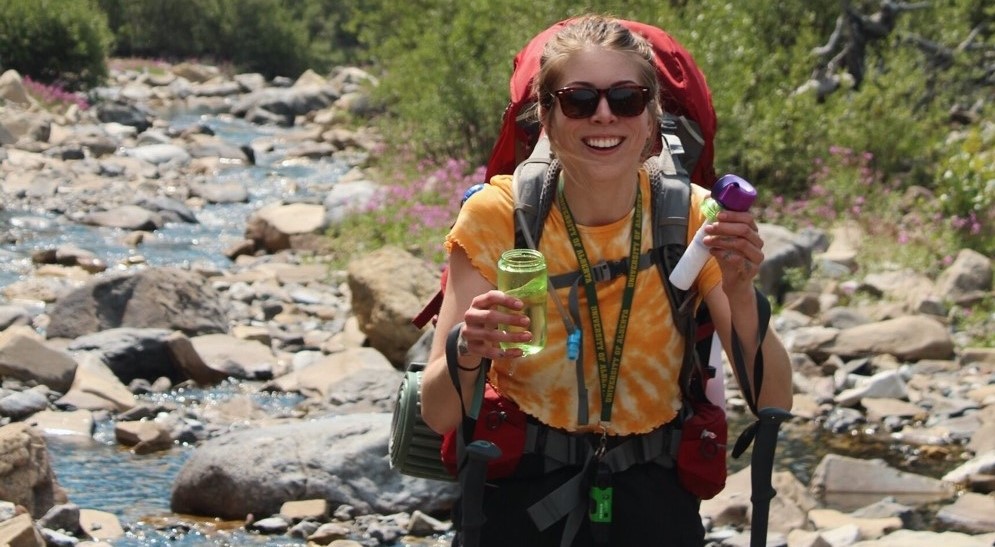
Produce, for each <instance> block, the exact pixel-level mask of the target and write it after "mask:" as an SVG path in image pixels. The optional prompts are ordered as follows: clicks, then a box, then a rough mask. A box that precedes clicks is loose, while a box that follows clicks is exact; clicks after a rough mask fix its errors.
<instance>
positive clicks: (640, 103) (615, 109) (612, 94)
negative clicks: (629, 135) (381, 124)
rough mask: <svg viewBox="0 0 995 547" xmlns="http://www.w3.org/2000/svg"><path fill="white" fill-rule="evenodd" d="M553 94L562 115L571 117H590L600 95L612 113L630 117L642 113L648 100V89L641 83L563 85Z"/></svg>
mask: <svg viewBox="0 0 995 547" xmlns="http://www.w3.org/2000/svg"><path fill="white" fill-rule="evenodd" d="M553 95H555V96H556V98H557V99H559V100H560V110H561V111H562V112H563V115H564V116H566V117H568V118H573V119H575V120H576V119H583V118H590V117H591V116H593V115H594V113H595V112H596V111H597V110H598V103H600V102H601V97H604V98H605V99H607V100H608V108H609V109H611V111H612V114H615V115H616V116H620V117H622V118H632V117H635V116H638V115H640V114H642V113H643V110H646V105H647V104H649V102H650V99H651V97H650V89H649V88H648V87H644V86H641V85H634V84H630V85H617V86H612V87H609V88H608V89H596V88H593V87H564V88H563V89H557V90H556V91H554V92H553Z"/></svg>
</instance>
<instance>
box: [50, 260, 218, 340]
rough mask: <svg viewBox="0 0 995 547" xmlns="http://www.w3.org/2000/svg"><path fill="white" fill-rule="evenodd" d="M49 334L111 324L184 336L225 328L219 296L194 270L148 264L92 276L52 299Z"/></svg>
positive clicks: (63, 335)
mask: <svg viewBox="0 0 995 547" xmlns="http://www.w3.org/2000/svg"><path fill="white" fill-rule="evenodd" d="M51 317H52V322H51V323H50V324H49V326H48V336H49V337H50V338H77V337H79V336H82V335H84V334H89V333H93V332H98V331H102V330H106V329H112V328H117V327H134V328H165V329H175V330H179V331H181V332H183V333H185V334H187V335H189V336H195V335H199V334H206V333H217V332H226V331H227V330H228V319H227V313H226V311H225V309H224V307H223V305H222V301H221V295H220V294H218V293H217V292H216V291H215V290H214V289H213V288H212V287H211V285H210V284H208V283H206V282H205V281H204V279H203V278H202V277H201V276H200V275H198V274H195V273H192V272H188V271H185V270H180V269H177V268H152V269H147V270H141V271H138V272H135V273H130V274H123V275H116V276H109V277H105V278H100V279H95V280H93V281H91V282H89V283H87V284H86V285H84V286H83V287H81V288H79V289H77V290H75V291H73V292H71V293H69V294H67V295H65V296H64V297H62V298H60V299H59V300H58V301H56V303H55V306H54V307H53V308H52V312H51Z"/></svg>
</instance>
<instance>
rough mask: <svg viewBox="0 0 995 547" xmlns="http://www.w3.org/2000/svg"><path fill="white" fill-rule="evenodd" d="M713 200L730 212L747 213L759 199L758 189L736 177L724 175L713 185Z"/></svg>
mask: <svg viewBox="0 0 995 547" xmlns="http://www.w3.org/2000/svg"><path fill="white" fill-rule="evenodd" d="M712 199H714V200H715V201H717V202H719V203H720V204H721V205H722V207H724V208H726V209H729V210H730V211H747V210H749V208H750V206H751V205H753V200H755V199H757V189H756V188H754V187H753V185H752V184H750V183H749V182H746V180H745V179H743V178H741V177H737V176H736V175H731V174H730V175H722V177H720V178H719V180H717V181H715V184H714V185H712Z"/></svg>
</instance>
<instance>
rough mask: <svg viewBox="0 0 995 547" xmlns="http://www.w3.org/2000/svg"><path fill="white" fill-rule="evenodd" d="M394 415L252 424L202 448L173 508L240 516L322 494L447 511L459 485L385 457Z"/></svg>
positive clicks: (376, 506)
mask: <svg viewBox="0 0 995 547" xmlns="http://www.w3.org/2000/svg"><path fill="white" fill-rule="evenodd" d="M390 422H391V415H390V414H388V413H378V414H348V415H341V416H335V417H332V418H326V419H322V420H315V421H311V422H306V423H293V424H286V425H278V426H271V427H264V428H251V429H247V430H243V431H237V432H235V433H231V434H228V435H225V436H223V437H218V438H215V439H212V440H210V441H207V442H205V443H204V444H202V445H200V446H199V447H198V448H197V450H196V451H195V452H194V453H193V454H192V455H191V456H190V458H189V459H188V460H187V461H186V463H185V464H184V465H183V468H182V469H180V472H179V474H178V475H177V477H176V479H175V481H174V482H173V492H172V499H171V503H170V506H171V510H172V511H173V512H175V513H184V514H193V515H207V516H214V517H219V518H222V519H226V520H241V519H244V518H245V517H246V516H247V515H249V514H250V513H251V514H252V515H254V516H256V517H262V516H268V515H273V514H276V513H278V512H279V511H280V507H281V506H282V505H283V504H284V503H285V502H288V501H297V500H308V499H324V500H328V503H329V505H330V506H331V507H337V506H339V505H342V504H348V505H350V506H352V507H354V508H355V509H356V511H357V512H358V513H359V514H370V513H379V514H392V513H397V512H401V511H407V512H411V511H414V510H415V509H419V510H421V511H424V512H427V513H437V514H438V513H442V512H443V511H446V510H448V508H449V507H450V506H451V504H452V502H453V500H454V498H455V495H456V485H455V483H452V484H450V483H441V482H438V481H431V480H427V479H416V478H413V477H408V476H405V475H401V474H400V473H398V472H397V471H395V470H393V469H391V468H390V465H389V462H388V458H387V457H386V455H387V439H388V436H389V429H390Z"/></svg>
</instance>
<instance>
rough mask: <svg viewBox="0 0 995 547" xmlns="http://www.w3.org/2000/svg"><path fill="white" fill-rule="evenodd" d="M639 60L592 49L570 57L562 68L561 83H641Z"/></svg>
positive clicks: (596, 48)
mask: <svg viewBox="0 0 995 547" xmlns="http://www.w3.org/2000/svg"><path fill="white" fill-rule="evenodd" d="M639 62H640V60H639V58H637V57H636V56H634V55H632V54H630V53H624V52H620V51H613V50H609V49H605V48H602V47H591V48H586V49H583V50H580V51H576V52H573V53H571V54H570V55H568V56H567V57H566V58H565V59H564V60H563V63H562V65H561V66H560V78H559V80H560V83H561V84H566V83H570V82H587V83H591V84H596V85H599V86H600V85H610V84H613V83H617V82H638V81H639V75H640V70H639Z"/></svg>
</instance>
